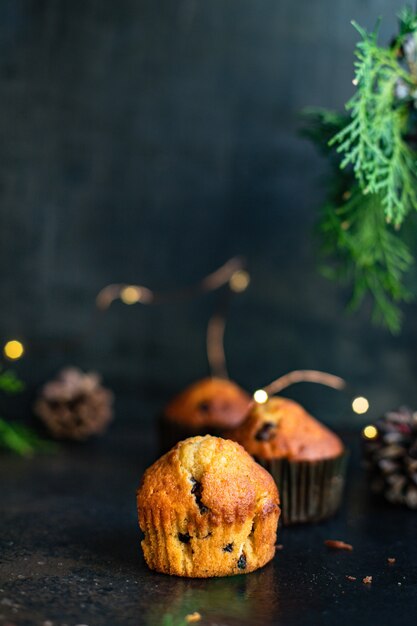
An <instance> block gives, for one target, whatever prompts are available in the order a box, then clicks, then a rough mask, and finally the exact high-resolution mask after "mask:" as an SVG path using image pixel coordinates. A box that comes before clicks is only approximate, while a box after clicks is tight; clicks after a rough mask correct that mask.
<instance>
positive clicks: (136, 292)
mask: <svg viewBox="0 0 417 626" xmlns="http://www.w3.org/2000/svg"><path fill="white" fill-rule="evenodd" d="M140 297H141V290H140V289H139V287H134V286H133V285H127V287H123V289H122V291H121V292H120V300H121V301H122V302H124V304H136V302H139V300H140Z"/></svg>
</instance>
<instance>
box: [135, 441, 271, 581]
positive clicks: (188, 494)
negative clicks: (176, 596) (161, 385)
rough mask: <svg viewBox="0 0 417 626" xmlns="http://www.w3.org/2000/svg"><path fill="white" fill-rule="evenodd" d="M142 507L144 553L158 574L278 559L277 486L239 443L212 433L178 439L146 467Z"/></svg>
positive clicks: (235, 570)
mask: <svg viewBox="0 0 417 626" xmlns="http://www.w3.org/2000/svg"><path fill="white" fill-rule="evenodd" d="M137 506H138V516H139V524H140V528H141V529H142V531H143V532H144V533H145V537H144V539H143V541H142V549H143V553H144V557H145V560H146V563H147V564H148V566H149V567H150V568H151V569H154V570H156V571H158V572H163V573H166V574H174V575H177V576H190V577H196V578H207V577H211V576H230V575H233V574H243V573H247V572H251V571H253V570H256V569H258V568H259V567H262V566H263V565H265V564H266V563H268V561H270V560H271V559H272V558H273V556H274V553H275V542H276V529H277V524H278V518H279V513H280V509H279V497H278V491H277V487H276V485H275V482H274V480H273V478H272V476H270V474H269V473H268V472H267V471H266V470H265V469H263V468H262V467H261V466H260V465H258V464H257V463H256V462H255V461H254V460H253V459H252V457H251V456H250V455H249V454H248V453H247V452H246V451H245V450H244V449H243V448H242V447H241V446H240V445H239V444H237V443H235V442H232V441H227V440H224V439H221V438H219V437H212V436H210V435H207V436H205V437H193V438H190V439H186V440H185V441H181V442H179V443H178V444H177V445H176V446H175V447H174V448H173V449H172V450H170V452H168V453H167V454H165V455H164V456H163V457H161V458H160V459H159V460H158V461H156V463H154V464H153V465H152V466H151V467H150V468H149V469H148V470H147V471H146V472H145V474H144V476H143V479H142V482H141V485H140V487H139V489H138V492H137Z"/></svg>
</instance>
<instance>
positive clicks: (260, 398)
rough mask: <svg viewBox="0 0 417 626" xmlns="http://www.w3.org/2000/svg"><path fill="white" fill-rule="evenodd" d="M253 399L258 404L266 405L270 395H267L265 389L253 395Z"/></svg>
mask: <svg viewBox="0 0 417 626" xmlns="http://www.w3.org/2000/svg"><path fill="white" fill-rule="evenodd" d="M253 399H254V400H255V402H257V403H258V404H265V402H267V400H268V394H267V393H266V391H265V389H258V390H257V391H255V393H254V394H253Z"/></svg>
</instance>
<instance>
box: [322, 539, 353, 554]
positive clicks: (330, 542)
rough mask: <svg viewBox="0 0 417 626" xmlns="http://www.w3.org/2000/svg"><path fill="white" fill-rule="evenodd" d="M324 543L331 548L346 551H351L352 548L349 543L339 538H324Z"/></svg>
mask: <svg viewBox="0 0 417 626" xmlns="http://www.w3.org/2000/svg"><path fill="white" fill-rule="evenodd" d="M324 545H325V546H327V547H328V548H330V549H331V550H346V551H347V552H352V550H353V546H351V545H350V543H345V542H344V541H340V540H339V539H326V541H325V542H324Z"/></svg>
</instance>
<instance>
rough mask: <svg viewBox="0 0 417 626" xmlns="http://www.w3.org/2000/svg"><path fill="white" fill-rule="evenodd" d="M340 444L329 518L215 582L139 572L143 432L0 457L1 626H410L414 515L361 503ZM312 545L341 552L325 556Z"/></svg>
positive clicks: (416, 547) (358, 481)
mask: <svg viewBox="0 0 417 626" xmlns="http://www.w3.org/2000/svg"><path fill="white" fill-rule="evenodd" d="M145 409H146V407H142V408H141V409H140V410H138V411H136V412H135V416H136V417H137V418H139V417H141V416H143V414H144V413H146V412H149V409H148V410H147V411H146V410H145ZM346 439H347V440H348V442H349V444H350V445H351V448H352V449H353V455H352V458H351V463H350V477H349V482H348V489H347V493H346V498H345V504H344V507H343V510H342V511H341V512H340V513H339V514H338V516H337V517H336V518H334V519H332V520H330V521H328V522H325V523H322V524H318V525H313V526H301V527H294V528H285V529H280V531H279V535H278V543H282V544H283V546H284V547H283V549H282V550H279V551H278V552H277V554H276V557H275V559H274V561H273V562H272V563H271V564H269V565H268V566H266V567H265V568H264V569H262V570H260V571H258V572H255V573H253V574H249V575H246V576H245V575H241V576H235V577H232V578H227V579H218V580H186V579H179V578H175V577H169V576H163V575H158V574H155V573H152V572H150V571H149V570H148V569H147V568H146V566H145V564H144V562H143V559H142V556H141V553H140V547H139V531H138V527H137V520H136V510H135V490H136V487H137V485H138V483H139V480H140V476H141V474H142V472H143V469H144V468H145V467H146V465H148V464H149V463H150V462H151V460H152V458H153V457H154V454H155V449H156V448H155V437H154V434H153V430H152V429H148V430H146V431H145V432H143V430H142V429H141V427H140V426H139V422H134V421H130V423H128V422H126V421H123V420H122V419H119V421H118V422H116V423H115V425H114V426H113V427H112V429H111V430H110V432H109V434H108V435H107V436H106V437H105V438H104V439H101V440H99V441H96V442H94V443H89V444H87V445H85V446H68V447H64V448H63V449H62V450H61V451H60V453H59V454H57V455H55V456H51V457H37V458H35V459H33V460H22V459H18V458H14V457H9V456H5V455H2V456H1V457H0V494H1V498H0V624H1V625H2V626H3V625H4V626H6V624H7V625H8V626H11V625H17V626H42V625H45V624H48V625H49V624H50V623H52V624H53V626H62V625H64V624H66V625H67V626H76V625H78V624H86V625H88V626H141V625H144V626H168V625H170V626H180V625H181V626H182V623H183V622H182V619H183V618H184V616H185V615H187V614H189V613H192V612H194V611H199V612H200V613H201V615H202V621H201V622H200V623H201V626H215V625H217V626H220V625H221V626H249V625H251V626H260V625H264V624H265V625H271V626H272V624H282V625H285V626H307V625H308V626H317V624H321V625H329V626H330V625H331V626H333V625H335V624H339V625H340V626H342V625H344V624H346V625H348V624H349V625H352V624H355V625H359V626H362V625H363V626H369V625H370V624H381V625H386V626H389V625H391V624H392V625H394V624H401V625H403V626H408V625H410V626H411V624H413V625H414V624H415V614H416V613H415V612H416V607H417V542H416V525H417V513H416V512H411V511H408V510H403V509H397V508H392V507H389V506H388V505H385V504H381V503H378V502H374V501H373V500H372V499H370V497H369V494H368V490H367V485H366V481H364V477H363V474H362V470H361V469H360V467H359V459H358V447H357V439H358V437H357V435H353V434H352V433H351V434H348V435H347V437H346ZM325 539H341V540H344V541H346V542H349V543H351V544H353V546H354V550H353V552H352V553H347V552H332V551H329V550H328V549H327V548H325V546H324V545H323V542H324V540H325ZM388 557H395V558H396V563H395V565H389V564H388V563H387V558H388ZM347 575H350V576H355V577H357V580H356V581H349V580H347V579H346V576H347ZM365 576H372V577H373V582H372V584H371V585H364V584H363V583H362V582H361V581H362V579H363V577H365ZM169 620H171V621H169Z"/></svg>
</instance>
